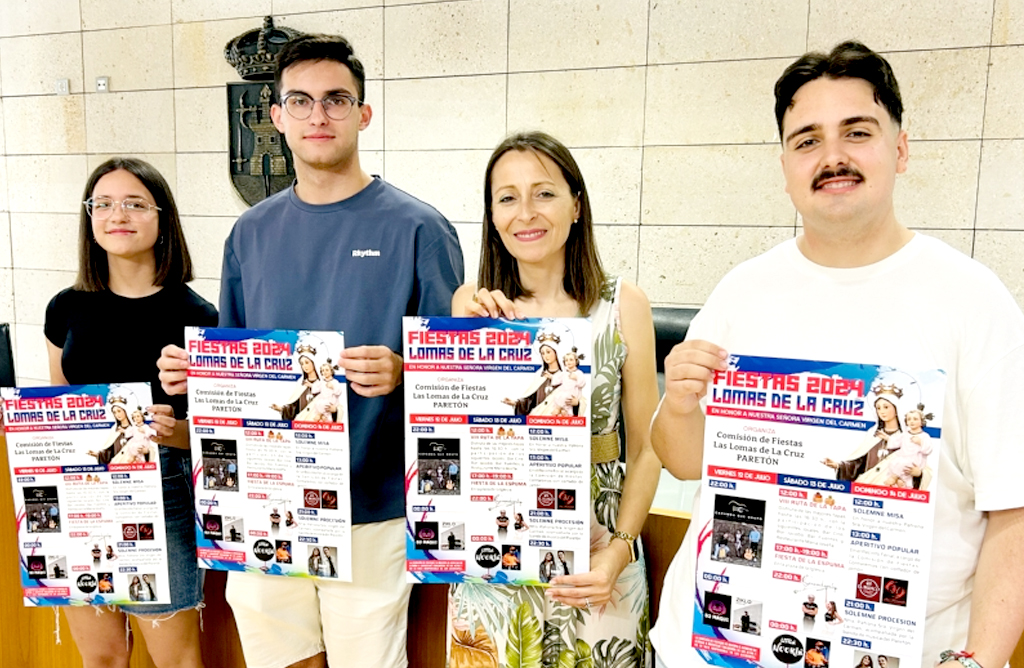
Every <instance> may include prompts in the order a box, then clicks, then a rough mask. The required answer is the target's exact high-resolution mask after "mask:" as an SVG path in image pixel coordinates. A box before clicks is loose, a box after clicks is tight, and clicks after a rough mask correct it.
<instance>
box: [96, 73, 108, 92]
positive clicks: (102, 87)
mask: <svg viewBox="0 0 1024 668" xmlns="http://www.w3.org/2000/svg"><path fill="white" fill-rule="evenodd" d="M96 92H97V93H109V92H110V77H96Z"/></svg>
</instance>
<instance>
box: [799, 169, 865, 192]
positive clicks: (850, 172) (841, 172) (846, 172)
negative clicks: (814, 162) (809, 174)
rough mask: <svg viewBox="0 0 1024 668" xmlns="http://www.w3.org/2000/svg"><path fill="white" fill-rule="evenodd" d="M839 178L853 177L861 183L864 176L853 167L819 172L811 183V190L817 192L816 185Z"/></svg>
mask: <svg viewBox="0 0 1024 668" xmlns="http://www.w3.org/2000/svg"><path fill="white" fill-rule="evenodd" d="M839 176H853V177H855V178H858V179H860V180H861V181H863V180H864V175H863V174H861V173H860V172H858V171H857V170H856V169H854V168H853V167H840V168H839V169H837V170H835V171H832V170H831V169H826V170H825V171H823V172H821V173H820V174H818V175H817V176H815V177H814V181H812V182H811V190H817V189H818V185H819V184H820V183H821V182H822V181H825V180H828V179H834V178H836V177H839Z"/></svg>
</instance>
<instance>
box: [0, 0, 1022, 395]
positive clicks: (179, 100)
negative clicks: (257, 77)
mask: <svg viewBox="0 0 1024 668" xmlns="http://www.w3.org/2000/svg"><path fill="white" fill-rule="evenodd" d="M266 14H273V15H274V17H275V20H276V21H277V22H278V24H280V25H287V26H291V27H293V28H297V29H300V30H307V31H321V32H339V33H342V34H344V35H346V36H347V37H349V39H351V40H352V42H353V43H354V45H355V47H356V50H357V52H358V54H359V56H360V57H361V58H362V60H363V61H364V63H365V64H366V67H367V72H368V77H369V81H368V85H367V97H368V100H369V102H370V104H371V105H372V107H373V111H374V117H373V121H372V123H371V125H370V127H369V129H368V130H367V131H366V132H364V133H363V135H362V137H361V147H362V155H363V161H364V164H365V167H366V168H367V169H368V170H369V171H371V172H373V173H378V174H382V175H383V176H384V177H385V178H387V179H388V180H389V181H391V182H393V183H395V184H396V185H398V186H399V187H401V188H404V189H406V190H408V191H410V192H412V193H413V194H415V195H417V196H419V197H421V198H422V199H424V200H426V201H428V202H430V203H432V204H434V205H435V206H437V207H438V208H439V209H440V210H441V211H442V212H443V213H445V214H446V215H447V216H448V217H449V218H450V219H451V220H452V221H453V222H455V224H456V226H457V227H458V229H459V233H460V235H461V236H462V240H463V247H464V250H465V253H466V257H467V259H468V262H467V265H468V267H469V271H470V274H471V275H472V274H473V273H474V271H475V267H476V256H477V252H478V247H479V241H478V236H479V222H478V221H479V220H480V217H481V203H482V196H481V182H482V177H483V168H484V165H485V164H486V160H487V157H488V155H489V151H490V149H491V148H492V147H493V146H494V145H495V144H496V143H497V142H498V141H499V140H500V139H501V138H502V137H503V136H504V135H505V134H506V133H507V132H509V131H512V130H516V129H523V128H542V129H545V130H547V131H549V132H551V133H552V134H554V135H556V136H558V137H560V138H562V139H563V140H564V141H566V142H567V143H568V144H569V145H570V146H571V147H572V148H573V149H574V153H575V154H576V156H577V158H578V160H579V161H580V163H581V165H582V167H583V170H584V174H585V175H586V177H587V180H588V183H589V185H590V188H591V192H592V198H593V202H594V210H595V214H596V217H597V222H598V223H599V240H600V243H601V252H602V256H603V257H604V259H605V262H606V264H607V265H608V266H609V268H610V269H611V270H612V271H614V272H617V273H620V274H623V275H625V276H626V277H628V278H629V279H630V280H633V281H637V282H638V283H639V284H640V285H641V287H643V288H644V289H645V290H646V291H647V293H648V295H649V296H650V297H651V300H652V301H653V302H655V303H659V304H700V303H702V302H703V301H704V299H705V298H706V297H707V295H708V293H709V291H710V290H711V288H712V287H713V286H714V284H715V283H716V281H717V280H718V279H719V278H720V277H721V275H722V274H723V273H724V272H725V271H727V270H728V269H729V268H730V267H732V266H733V265H735V264H736V263H737V262H739V261H741V260H743V259H745V258H748V257H750V256H752V255H754V254H756V253H759V252H761V251H763V250H765V249H766V248H768V247H770V246H772V245H773V244H775V243H777V242H779V241H781V240H783V239H786V238H789V237H792V236H793V235H794V234H795V233H796V231H797V229H798V224H799V223H798V220H797V216H796V213H795V211H794V210H793V207H792V206H791V204H790V203H789V200H788V197H787V196H786V195H785V193H784V192H783V189H782V175H781V171H780V168H779V163H778V153H779V147H778V140H777V137H776V131H775V126H774V118H773V115H772V97H771V90H772V84H773V83H774V80H775V78H776V77H777V76H778V75H779V74H780V73H781V71H782V70H783V68H784V67H785V66H786V65H787V64H788V62H790V61H791V60H792V59H793V58H794V57H796V56H798V55H800V54H801V53H803V52H804V51H806V50H808V49H827V48H828V47H830V46H831V45H832V44H834V43H835V42H837V41H839V40H841V39H844V38H848V37H856V38H859V39H861V40H863V41H864V42H866V43H867V44H868V45H869V46H871V47H873V48H875V49H878V50H881V51H883V52H885V53H886V54H887V55H888V56H889V57H890V59H891V61H892V63H893V66H894V67H895V68H896V71H897V75H898V76H899V78H900V81H901V84H902V87H903V92H904V97H905V101H906V105H907V113H906V120H905V127H906V129H907V130H908V131H909V133H910V136H911V162H910V169H909V172H908V173H907V174H906V175H905V176H903V177H901V180H900V185H899V186H898V193H897V199H898V203H897V206H898V215H899V217H900V218H901V220H902V221H904V222H906V223H907V224H909V225H911V226H913V227H915V228H918V229H924V230H927V231H928V232H929V233H930V234H935V235H936V236H939V237H941V238H943V239H945V240H947V241H949V242H950V243H951V244H953V245H954V246H956V247H958V248H960V249H961V250H963V251H964V252H966V253H970V254H972V255H974V256H975V257H977V258H978V259H979V260H981V261H982V262H984V263H986V264H988V265H989V266H990V267H992V268H993V269H994V270H995V271H996V272H997V273H998V274H999V275H1000V276H1001V277H1002V279H1003V280H1004V281H1005V282H1006V283H1007V284H1008V285H1009V287H1010V289H1011V290H1012V291H1013V292H1014V294H1015V295H1016V296H1017V298H1018V301H1020V302H1022V303H1024V267H1022V265H1024V176H1022V175H1024V102H1022V99H1024V3H1022V2H1021V0H940V1H939V2H938V3H925V2H919V3H911V2H894V1H893V0H861V2H858V3H855V4H849V3H846V4H843V3H837V2H834V0H726V1H724V2H710V1H708V0H603V1H597V0H590V1H585V0H578V1H568V0H452V1H443V2H408V1H406V2H401V1H397V0H386V1H385V2H383V3H382V2H379V1H378V2H373V1H371V0H245V1H241V0H0V128H2V130H3V131H2V133H0V321H11V322H13V323H15V327H14V331H15V336H16V341H15V343H16V348H17V366H18V372H19V375H20V377H21V378H22V380H23V381H24V382H42V381H43V380H44V379H45V378H46V377H47V370H46V369H47V367H46V355H45V346H44V339H43V334H42V322H43V310H44V308H45V305H46V303H47V301H48V300H49V298H50V297H51V296H52V295H53V294H54V293H55V292H56V291H58V290H59V289H61V288H63V287H65V286H66V285H68V284H70V282H71V281H72V280H73V274H74V266H75V250H74V249H75V244H74V238H75V235H76V225H77V218H76V212H77V211H78V202H79V201H80V200H81V195H82V193H81V188H82V186H83V184H84V182H85V179H86V177H87V175H88V173H89V171H90V170H91V169H92V168H93V167H95V166H96V165H97V164H99V163H100V162H101V161H102V160H104V159H105V158H106V157H107V156H109V155H110V154H115V153H132V154H138V155H141V156H143V157H144V158H146V159H148V160H150V161H151V162H153V163H154V164H155V165H156V166H157V167H158V168H159V169H160V170H161V171H162V172H163V173H164V175H165V176H166V177H168V180H169V181H170V183H171V185H172V187H174V189H175V193H176V195H177V198H178V202H179V204H180V207H181V209H182V212H183V214H184V220H185V227H186V232H187V234H188V237H189V241H190V244H191V247H192V250H193V253H194V256H195V257H196V260H197V267H198V275H199V279H198V280H197V281H196V283H195V287H196V288H197V289H198V290H199V291H200V292H201V293H202V294H204V295H205V296H206V297H207V298H209V299H211V300H214V301H216V297H217V292H218V277H219V272H220V256H221V248H222V242H223V239H224V237H225V235H226V234H227V232H228V230H229V229H230V227H231V224H232V222H233V220H234V218H235V216H237V215H238V214H239V213H240V212H241V211H243V210H244V208H245V206H244V204H243V203H242V202H241V201H240V200H239V198H238V197H237V196H236V195H235V194H234V191H233V190H232V188H231V185H230V181H229V178H228V172H227V169H226V168H227V161H228V155H227V152H228V136H227V113H226V109H225V107H226V105H225V97H226V93H225V89H224V84H225V83H226V82H228V81H236V80H238V78H239V77H238V76H237V74H236V73H235V72H234V70H233V69H231V68H230V67H229V66H228V65H227V63H226V62H225V61H224V58H223V55H222V51H223V46H224V44H225V43H226V42H227V41H228V40H229V39H230V38H232V37H234V36H235V35H238V34H239V33H241V32H244V31H246V30H248V29H250V28H252V27H256V26H258V25H259V24H260V22H261V17H262V16H264V15H266ZM99 75H106V76H109V77H110V85H111V91H112V92H110V93H107V94H98V93H95V92H92V91H93V90H94V88H95V78H96V76H99ZM59 78H67V79H69V80H70V85H71V94H70V95H69V96H65V97H61V96H57V95H55V93H54V82H55V80H56V79H59ZM939 298H940V297H938V296H935V297H934V298H933V299H934V300H935V301H933V302H929V304H930V305H931V304H934V305H936V306H937V305H938V304H937V300H938V299H939ZM125 335H130V328H128V329H127V330H126V332H125Z"/></svg>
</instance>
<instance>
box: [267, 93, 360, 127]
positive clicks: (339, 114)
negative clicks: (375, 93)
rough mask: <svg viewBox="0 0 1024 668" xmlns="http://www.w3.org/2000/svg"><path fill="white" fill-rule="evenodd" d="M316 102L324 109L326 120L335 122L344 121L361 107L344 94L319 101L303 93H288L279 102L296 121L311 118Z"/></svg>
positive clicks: (352, 98) (355, 100)
mask: <svg viewBox="0 0 1024 668" xmlns="http://www.w3.org/2000/svg"><path fill="white" fill-rule="evenodd" d="M317 102H319V103H320V106H322V107H323V108H324V113H325V114H327V118H330V119H332V120H335V121H343V120H345V119H346V118H348V117H349V114H351V113H352V110H353V109H354V108H355V107H361V106H363V103H362V102H360V101H359V100H358V99H356V98H355V97H353V96H351V95H348V94H346V93H334V94H333V95H325V96H324V97H322V98H321V99H319V100H314V99H313V98H311V97H310V96H309V95H306V94H305V93H288V94H287V95H285V96H284V98H282V100H281V104H282V105H283V106H284V108H285V111H287V112H288V115H289V116H291V117H292V118H294V119H295V120H297V121H304V120H306V119H307V118H309V117H310V116H312V115H313V108H314V107H315V106H316V103H317Z"/></svg>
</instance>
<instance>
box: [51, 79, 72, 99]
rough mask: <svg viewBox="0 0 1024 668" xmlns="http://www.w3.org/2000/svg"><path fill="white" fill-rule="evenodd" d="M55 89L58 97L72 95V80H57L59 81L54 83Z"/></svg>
mask: <svg viewBox="0 0 1024 668" xmlns="http://www.w3.org/2000/svg"><path fill="white" fill-rule="evenodd" d="M53 88H54V91H55V92H56V93H57V95H68V94H70V93H71V80H70V79H57V81H56V82H54V86H53Z"/></svg>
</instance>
